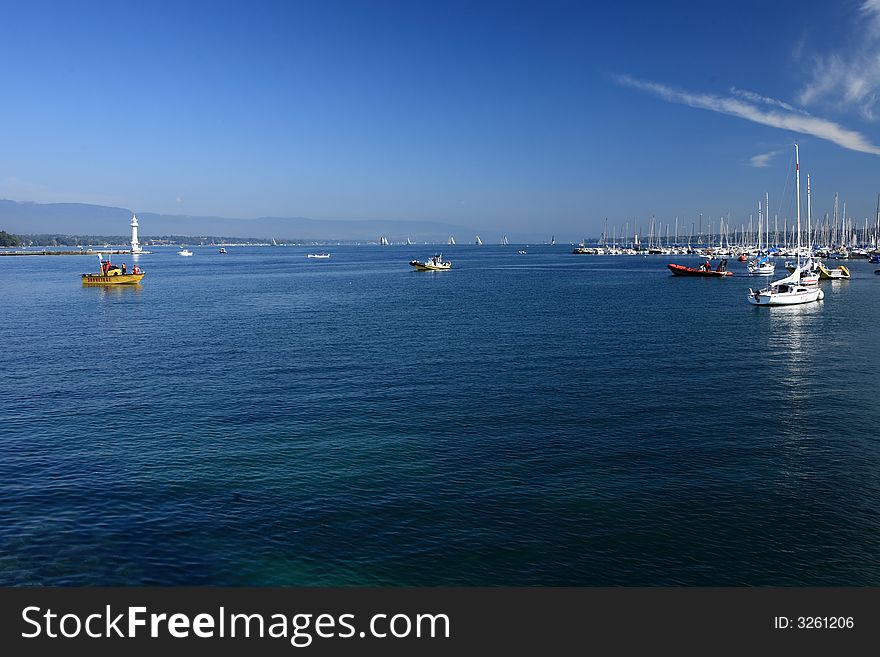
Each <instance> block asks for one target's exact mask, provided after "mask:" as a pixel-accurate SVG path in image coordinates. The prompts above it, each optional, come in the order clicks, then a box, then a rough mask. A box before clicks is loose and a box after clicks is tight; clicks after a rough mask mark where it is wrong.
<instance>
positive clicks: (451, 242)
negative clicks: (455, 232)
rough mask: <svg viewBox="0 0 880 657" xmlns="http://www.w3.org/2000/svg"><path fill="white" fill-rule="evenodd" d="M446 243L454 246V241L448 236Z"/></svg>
mask: <svg viewBox="0 0 880 657" xmlns="http://www.w3.org/2000/svg"><path fill="white" fill-rule="evenodd" d="M446 243H447V244H451V245H453V246H455V239H453V237H452V235H450V236H449V241H448V242H446Z"/></svg>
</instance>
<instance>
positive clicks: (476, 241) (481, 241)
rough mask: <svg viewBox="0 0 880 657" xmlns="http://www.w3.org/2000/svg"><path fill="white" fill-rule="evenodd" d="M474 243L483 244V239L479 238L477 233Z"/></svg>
mask: <svg viewBox="0 0 880 657" xmlns="http://www.w3.org/2000/svg"><path fill="white" fill-rule="evenodd" d="M474 244H476V245H477V246H483V240H481V239H480V236H479V235H477V239H475V240H474Z"/></svg>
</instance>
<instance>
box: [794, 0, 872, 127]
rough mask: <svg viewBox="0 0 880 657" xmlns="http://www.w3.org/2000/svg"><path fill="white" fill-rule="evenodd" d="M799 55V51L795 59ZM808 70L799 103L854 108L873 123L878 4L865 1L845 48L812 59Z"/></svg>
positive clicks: (801, 54)
mask: <svg viewBox="0 0 880 657" xmlns="http://www.w3.org/2000/svg"><path fill="white" fill-rule="evenodd" d="M803 53H804V51H803V50H801V51H800V52H799V53H798V52H796V53H795V56H796V57H802V56H803ZM809 66H810V72H811V74H810V78H809V80H808V82H807V83H806V85H805V86H804V88H803V89H802V90H801V92H800V94H799V96H798V100H799V102H801V103H802V104H804V105H822V104H824V105H828V106H831V107H835V108H838V109H847V108H855V109H856V111H857V112H858V113H859V114H860V115H861V116H862V117H863V118H865V119H867V120H869V121H873V120H875V119H876V118H877V106H878V103H880V0H865V1H864V2H863V3H862V4H861V6H860V7H859V16H858V17H857V20H855V21H854V25H853V28H852V30H851V32H850V33H849V38H848V39H847V42H846V45H845V46H844V47H843V48H842V49H839V50H838V51H837V52H830V53H827V54H825V55H818V56H816V57H814V58H812V59H811V60H810V63H809Z"/></svg>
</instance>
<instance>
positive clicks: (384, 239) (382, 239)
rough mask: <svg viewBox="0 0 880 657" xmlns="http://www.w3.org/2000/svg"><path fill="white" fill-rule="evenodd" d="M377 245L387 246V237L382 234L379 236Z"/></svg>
mask: <svg viewBox="0 0 880 657" xmlns="http://www.w3.org/2000/svg"><path fill="white" fill-rule="evenodd" d="M379 246H388V238H387V237H385V236H384V235H383V236H382V237H380V238H379Z"/></svg>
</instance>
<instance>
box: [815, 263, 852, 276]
mask: <svg viewBox="0 0 880 657" xmlns="http://www.w3.org/2000/svg"><path fill="white" fill-rule="evenodd" d="M819 278H821V279H822V280H841V279H846V278H852V276H850V273H849V269H847V268H846V267H844V266H843V265H840V267H835V268H834V269H828V268H827V267H826V266H825V265H819Z"/></svg>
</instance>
